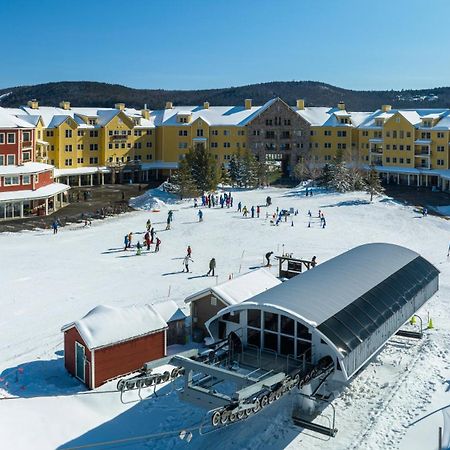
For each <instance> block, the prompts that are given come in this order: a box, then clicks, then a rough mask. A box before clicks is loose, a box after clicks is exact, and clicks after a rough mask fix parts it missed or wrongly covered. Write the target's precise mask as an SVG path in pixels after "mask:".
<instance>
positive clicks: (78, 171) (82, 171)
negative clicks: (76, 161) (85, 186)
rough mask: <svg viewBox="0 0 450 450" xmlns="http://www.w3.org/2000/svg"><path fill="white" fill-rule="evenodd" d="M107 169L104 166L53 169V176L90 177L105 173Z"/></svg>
mask: <svg viewBox="0 0 450 450" xmlns="http://www.w3.org/2000/svg"><path fill="white" fill-rule="evenodd" d="M107 172H109V169H108V168H107V167H106V166H101V167H74V168H73V169H55V170H54V176H55V178H57V177H62V176H65V177H67V176H71V175H90V174H94V173H107Z"/></svg>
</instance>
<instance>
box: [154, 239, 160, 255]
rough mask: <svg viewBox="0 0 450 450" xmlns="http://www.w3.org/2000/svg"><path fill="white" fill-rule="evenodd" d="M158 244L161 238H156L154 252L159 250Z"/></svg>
mask: <svg viewBox="0 0 450 450" xmlns="http://www.w3.org/2000/svg"><path fill="white" fill-rule="evenodd" d="M159 244H161V239H159V238H156V247H155V252H159Z"/></svg>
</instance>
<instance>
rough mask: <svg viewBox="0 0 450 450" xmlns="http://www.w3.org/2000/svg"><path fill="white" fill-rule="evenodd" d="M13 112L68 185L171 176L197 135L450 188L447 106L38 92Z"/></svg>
mask: <svg viewBox="0 0 450 450" xmlns="http://www.w3.org/2000/svg"><path fill="white" fill-rule="evenodd" d="M8 110H9V113H10V114H13V115H15V116H17V117H18V118H20V117H26V120H27V122H28V123H30V124H32V125H33V126H34V127H35V129H36V133H34V135H35V139H36V142H35V144H36V160H37V161H39V162H42V163H48V164H51V165H54V166H55V178H56V179H57V180H60V181H62V182H64V183H67V184H70V185H72V186H77V185H92V184H102V183H115V182H128V181H130V180H132V181H134V182H145V181H148V180H149V179H152V178H153V179H158V178H160V177H167V176H170V174H171V172H172V170H174V169H176V168H177V167H178V164H179V161H180V160H181V159H182V158H184V156H185V155H186V153H187V152H188V151H189V149H191V148H193V147H195V146H198V145H201V146H204V147H205V148H206V149H207V150H208V152H210V153H211V154H212V155H213V157H214V159H215V160H216V161H217V164H218V166H221V165H222V164H224V165H225V166H227V165H228V162H229V161H230V159H231V157H232V155H233V154H234V153H236V152H238V151H241V150H246V149H248V150H250V151H252V152H253V153H254V154H255V156H256V157H257V158H258V159H259V160H260V161H264V160H265V161H267V162H270V163H275V164H278V165H279V166H280V168H281V169H282V170H283V173H284V174H285V175H287V176H290V175H292V171H293V168H294V167H295V164H296V163H297V162H298V161H300V160H301V161H306V162H307V163H308V164H310V165H311V166H314V167H317V168H320V167H323V166H324V165H325V164H327V163H330V162H331V161H332V160H333V159H334V158H336V157H339V158H342V159H344V160H345V161H347V162H348V163H349V164H351V165H353V166H355V167H359V168H362V169H367V168H368V167H369V166H374V167H375V168H376V169H377V170H378V171H379V172H380V173H381V175H382V176H383V178H384V179H385V180H386V181H387V182H388V183H400V184H405V185H419V186H422V185H425V186H438V187H440V188H442V189H443V190H450V157H449V151H450V110H449V109H415V110H413V109H408V110H406V109H405V110H403V109H393V108H391V106H390V105H383V106H381V108H380V109H379V110H377V111H374V112H353V111H348V110H347V109H346V107H345V104H344V103H342V102H340V103H339V104H338V105H337V106H335V107H314V106H305V101H304V100H301V99H299V100H297V102H296V105H294V106H289V105H288V104H287V103H285V102H284V101H283V100H282V99H280V98H274V99H271V100H269V101H268V102H266V103H265V104H264V105H261V106H255V105H253V104H252V101H251V100H250V99H246V100H243V102H242V104H241V105H235V106H213V105H210V104H209V103H208V102H207V101H205V102H204V103H203V104H202V105H197V106H179V105H173V103H172V102H170V101H168V102H167V103H166V106H165V108H164V109H161V110H149V109H147V108H146V107H144V108H143V109H142V110H139V109H135V108H127V107H126V105H125V104H123V103H117V104H116V105H114V107H111V108H95V107H89V108H83V107H73V106H71V104H70V103H69V102H66V101H62V102H61V103H60V105H59V107H49V106H40V105H39V103H38V102H37V101H36V100H32V101H30V102H28V104H27V105H26V106H23V107H21V108H9V109H8Z"/></svg>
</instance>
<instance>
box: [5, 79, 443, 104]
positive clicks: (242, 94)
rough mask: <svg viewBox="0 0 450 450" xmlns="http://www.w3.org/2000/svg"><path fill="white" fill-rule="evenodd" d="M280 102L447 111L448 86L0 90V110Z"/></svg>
mask: <svg viewBox="0 0 450 450" xmlns="http://www.w3.org/2000/svg"><path fill="white" fill-rule="evenodd" d="M277 96H278V97H281V98H282V99H284V100H285V101H286V102H288V103H289V104H290V105H294V104H295V100H296V99H297V98H303V99H305V101H306V105H308V106H334V105H336V104H337V103H338V102H339V101H341V100H342V101H344V102H345V104H346V107H347V109H348V110H353V111H371V110H375V109H377V108H379V107H380V106H381V105H382V104H390V105H392V106H393V107H399V108H400V107H401V108H438V107H439V108H442V107H447V108H448V107H450V87H440V88H433V89H422V90H402V91H393V90H391V91H354V90H349V89H342V88H339V87H336V86H332V85H330V84H325V83H320V82H317V81H273V82H269V83H261V84H251V85H248V86H239V87H229V88H221V89H207V90H193V91H169V90H163V89H132V88H129V87H126V86H121V85H119V84H108V83H97V82H91V81H61V82H57V83H46V84H37V85H35V86H18V87H12V88H6V89H0V106H5V107H6V106H10V107H17V106H20V105H25V104H26V102H27V101H28V100H31V99H34V98H35V99H37V100H38V101H39V103H40V104H41V105H49V106H57V105H59V102H60V101H62V100H66V101H70V102H71V104H72V105H73V106H100V107H112V106H114V104H115V103H117V102H123V103H125V104H126V105H127V106H129V107H135V108H142V107H143V106H144V104H147V105H148V107H149V108H150V109H158V108H163V107H164V105H165V102H166V101H173V103H174V104H175V105H200V104H203V102H204V101H209V103H210V104H211V105H242V104H243V103H244V99H246V98H251V99H252V100H253V104H254V105H261V104H263V103H265V102H266V101H267V100H269V99H271V98H273V97H277Z"/></svg>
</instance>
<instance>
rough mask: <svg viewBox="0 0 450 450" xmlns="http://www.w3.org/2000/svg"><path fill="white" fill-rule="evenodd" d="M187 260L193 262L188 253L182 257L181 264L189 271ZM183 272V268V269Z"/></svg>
mask: <svg viewBox="0 0 450 450" xmlns="http://www.w3.org/2000/svg"><path fill="white" fill-rule="evenodd" d="M189 261H192V262H194V260H193V259H191V258H190V257H189V256H188V255H186V256H185V257H184V259H183V266H184V267H185V268H186V272H187V273H189ZM183 272H184V269H183Z"/></svg>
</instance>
